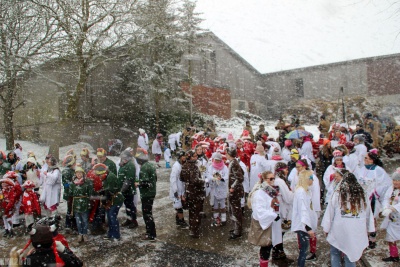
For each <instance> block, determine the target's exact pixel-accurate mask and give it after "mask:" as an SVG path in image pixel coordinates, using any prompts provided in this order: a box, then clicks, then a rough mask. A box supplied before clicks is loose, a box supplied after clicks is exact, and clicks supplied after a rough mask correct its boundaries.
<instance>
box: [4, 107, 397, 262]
mask: <svg viewBox="0 0 400 267" xmlns="http://www.w3.org/2000/svg"><path fill="white" fill-rule="evenodd" d="M371 123H372V122H371V118H370V116H369V114H367V115H366V116H365V118H364V123H360V124H358V125H357V128H356V130H355V131H353V130H351V129H349V128H348V127H346V125H345V124H338V123H334V124H332V125H331V124H330V123H329V121H328V120H327V119H326V117H325V116H321V122H320V125H319V130H320V132H321V134H320V136H319V139H318V140H315V139H316V138H314V137H313V136H312V134H311V133H309V132H307V131H305V129H304V127H302V126H301V124H300V121H299V120H298V119H297V118H295V117H293V118H292V121H291V123H285V122H284V121H283V120H280V121H279V122H278V124H277V125H276V129H277V130H279V136H278V137H277V138H272V137H270V136H269V134H268V132H267V131H266V130H265V126H264V125H263V124H261V125H259V129H258V131H257V132H256V133H254V132H253V129H252V126H251V125H250V122H246V124H245V126H244V127H243V130H242V133H241V135H240V136H238V137H236V138H235V137H234V136H233V134H232V133H229V134H228V135H227V136H218V135H217V134H216V130H215V127H213V125H212V124H211V125H208V126H207V127H204V129H203V130H199V129H196V127H194V125H193V124H189V125H188V126H187V127H186V128H185V129H184V130H183V131H182V133H181V132H179V133H174V134H170V135H169V136H168V141H167V142H165V141H164V136H163V135H162V134H160V133H159V134H157V135H156V137H155V139H154V141H153V144H152V149H151V153H152V155H153V156H154V160H155V164H153V163H152V162H151V161H149V159H150V157H149V153H148V151H149V148H150V146H149V138H148V136H147V133H146V132H145V130H144V129H139V137H138V142H137V144H138V146H137V149H132V148H131V147H128V148H126V149H125V150H123V151H122V152H121V154H120V156H119V161H118V162H117V163H114V162H113V161H112V160H110V159H109V158H108V157H107V152H106V150H105V149H103V148H98V149H97V150H96V155H95V156H94V157H91V154H90V152H89V150H88V149H87V148H84V149H82V151H80V152H79V157H78V156H77V155H76V154H75V151H73V150H70V151H68V152H67V153H66V155H65V156H64V157H63V160H62V162H61V164H59V163H58V160H57V159H56V158H55V157H53V156H52V155H47V156H46V158H45V162H44V164H43V165H41V164H40V163H39V162H38V161H37V159H36V156H35V154H34V153H33V152H28V154H27V158H28V159H27V161H26V164H22V161H21V160H20V159H21V158H22V147H21V146H20V145H19V144H16V146H15V150H14V151H11V152H9V153H8V154H6V153H4V152H1V155H0V175H1V177H2V179H1V180H0V182H1V187H2V196H3V197H2V198H1V209H0V211H1V214H2V218H3V224H4V229H5V232H4V234H3V237H7V238H10V237H13V236H14V235H15V233H14V231H13V229H14V228H16V227H20V221H19V220H20V212H21V213H23V214H24V218H25V220H24V221H25V226H26V228H27V229H28V232H29V233H30V234H31V238H30V242H29V243H28V244H27V246H26V247H25V248H24V249H23V251H12V254H14V255H17V256H18V257H20V256H21V255H22V254H23V253H24V251H26V248H27V247H28V246H29V245H30V244H32V245H33V247H34V250H31V251H29V253H27V255H24V258H25V262H27V260H29V261H35V259H36V260H37V257H39V256H38V255H44V254H45V255H47V256H46V257H47V258H48V259H49V260H50V261H51V262H52V263H55V262H60V261H63V262H64V263H65V266H81V265H82V262H81V261H80V260H79V259H78V258H77V257H76V256H75V255H74V254H73V253H72V251H71V250H69V245H68V242H66V240H65V238H64V237H63V236H62V235H61V234H59V233H58V230H59V229H60V227H62V228H63V229H64V231H65V232H66V233H71V232H74V231H75V232H76V233H77V238H76V240H75V243H74V244H75V245H80V244H82V243H85V242H88V240H90V235H96V234H103V235H104V240H108V241H118V240H120V239H121V233H120V227H127V228H130V229H134V228H137V227H138V222H137V215H136V214H137V207H138V203H139V202H138V197H139V196H140V200H141V206H142V214H143V220H144V222H145V225H146V233H145V234H144V235H143V237H142V239H143V240H145V241H150V242H153V241H155V240H156V238H157V233H156V226H155V222H154V219H153V215H152V209H153V203H154V199H155V196H156V188H157V186H156V184H157V168H161V165H160V161H161V157H162V155H164V160H165V168H171V172H170V194H169V196H170V198H171V200H172V201H171V202H172V205H173V209H174V210H175V213H176V216H175V217H176V225H177V226H178V227H179V228H181V229H183V230H184V229H188V230H189V236H190V237H191V238H201V232H202V224H201V221H202V218H204V216H205V210H207V209H206V205H210V206H211V209H212V215H211V216H212V227H223V226H225V225H227V221H228V218H229V219H230V221H231V225H232V229H230V231H229V232H228V236H229V238H228V239H229V240H236V239H239V238H241V237H242V235H243V216H244V209H245V206H246V205H247V206H248V208H250V209H251V211H252V214H251V226H250V229H249V234H248V237H247V238H248V241H249V242H250V243H251V244H254V245H256V246H259V247H260V253H259V257H260V266H261V267H266V266H268V263H269V260H270V258H271V254H272V260H274V261H286V262H292V261H293V260H291V259H289V258H288V257H287V256H286V253H285V251H284V245H283V236H284V234H285V233H286V232H288V231H293V232H295V233H296V234H297V237H298V244H299V256H298V259H297V265H298V266H305V262H306V261H312V260H315V259H316V258H317V237H316V232H317V228H318V225H319V224H318V222H320V225H321V226H322V229H323V231H324V232H325V234H326V236H327V242H328V243H329V244H330V246H331V248H330V250H331V266H340V262H341V258H342V257H344V262H345V265H346V266H356V265H355V264H356V262H357V261H358V260H359V259H360V257H361V255H362V253H363V251H364V249H366V248H367V249H374V248H375V247H376V229H377V227H378V226H377V221H376V219H375V218H377V217H378V216H382V217H384V218H385V219H384V221H383V223H382V225H381V226H380V227H381V228H382V229H386V232H387V235H386V239H385V240H386V241H387V242H388V246H389V257H386V258H383V259H382V260H383V261H385V262H397V261H399V255H398V250H397V246H396V241H397V240H398V239H399V238H400V236H399V234H398V231H397V230H398V227H400V226H399V225H400V223H399V220H398V218H399V217H400V213H399V211H400V206H399V204H398V202H399V200H398V198H399V195H400V168H399V169H397V170H396V171H395V172H394V173H393V174H392V175H391V176H389V175H388V174H387V173H386V171H385V169H384V166H383V163H382V161H381V160H380V153H381V152H380V151H381V148H382V146H383V148H384V149H385V150H386V151H392V152H394V150H393V149H392V150H391V149H390V148H389V149H388V143H381V142H380V139H379V137H376V136H375V135H374V132H373V131H374V129H376V127H375V128H374V127H372V126H371ZM374 125H375V124H374ZM392 130H393V132H392V133H390V136H392V137H393V138H394V137H396V136H397V135H396V134H400V133H397V131H398V130H400V128H398V126H393V127H392ZM387 139H388V138H387ZM392 144H393V143H392ZM389 154H390V153H389ZM389 154H388V155H389ZM172 155H174V157H175V158H176V161H175V162H174V164H173V165H172V166H170V161H171V159H172ZM60 165H61V166H62V167H61V166H60ZM139 192H140V194H139ZM62 199H63V200H62ZM206 200H207V201H206ZM60 201H65V202H66V203H67V212H66V216H65V218H64V219H62V218H61V217H60V216H59V213H58V208H59V205H60ZM123 205H124V206H125V209H126V215H127V217H128V219H127V220H126V221H124V222H123V223H122V224H121V225H120V223H119V221H118V213H119V210H120V208H121V207H122V206H123ZM184 210H188V220H185V216H184ZM228 215H229V216H228ZM42 216H44V217H42ZM106 222H107V224H106ZM105 225H107V226H106V228H108V229H107V230H105ZM221 229H223V228H221ZM38 233H40V238H38V237H37V236H38ZM344 233H345V234H344ZM56 236H58V239H57V238H56ZM51 237H52V238H51ZM53 243H54V244H53ZM35 257H36V258H35ZM70 263H71V264H72V265H68V264H70ZM74 264H75V265H74ZM38 266H39V265H38Z"/></svg>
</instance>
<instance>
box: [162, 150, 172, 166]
mask: <svg viewBox="0 0 400 267" xmlns="http://www.w3.org/2000/svg"><path fill="white" fill-rule="evenodd" d="M164 160H165V168H167V169H171V165H170V161H171V149H170V148H169V145H168V146H166V147H165V149H164Z"/></svg>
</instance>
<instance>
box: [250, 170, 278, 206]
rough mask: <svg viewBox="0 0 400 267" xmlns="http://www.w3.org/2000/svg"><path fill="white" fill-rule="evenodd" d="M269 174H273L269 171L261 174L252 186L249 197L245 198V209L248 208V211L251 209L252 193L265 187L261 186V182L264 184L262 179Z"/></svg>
mask: <svg viewBox="0 0 400 267" xmlns="http://www.w3.org/2000/svg"><path fill="white" fill-rule="evenodd" d="M269 174H274V173H273V172H270V171H265V172H262V173H261V177H260V180H259V181H258V182H257V183H256V184H255V185H254V187H253V189H252V190H251V192H250V194H249V196H248V197H247V207H249V209H251V198H252V196H253V194H254V192H256V191H257V190H258V189H260V188H264V187H265V186H264V185H263V182H264V179H266V178H267V176H268V175H269Z"/></svg>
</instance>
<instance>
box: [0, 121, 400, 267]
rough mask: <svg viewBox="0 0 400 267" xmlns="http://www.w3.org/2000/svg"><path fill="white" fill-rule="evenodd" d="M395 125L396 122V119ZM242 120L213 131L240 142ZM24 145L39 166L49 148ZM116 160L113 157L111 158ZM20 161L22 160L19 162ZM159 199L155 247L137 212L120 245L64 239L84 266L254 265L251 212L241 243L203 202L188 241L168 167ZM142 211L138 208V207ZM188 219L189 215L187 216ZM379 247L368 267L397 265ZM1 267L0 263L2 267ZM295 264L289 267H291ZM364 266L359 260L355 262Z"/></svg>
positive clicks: (1, 242) (15, 242)
mask: <svg viewBox="0 0 400 267" xmlns="http://www.w3.org/2000/svg"><path fill="white" fill-rule="evenodd" d="M398 121H399V120H398ZM261 123H264V124H265V126H266V130H267V131H268V132H269V133H270V136H272V137H277V136H278V132H277V131H276V130H275V129H274V127H275V124H276V122H272V121H265V122H260V121H252V126H253V130H254V132H256V131H257V130H258V125H259V124H261ZM243 125H244V120H242V119H239V118H233V119H231V120H229V121H222V120H221V121H219V120H217V131H218V133H221V134H228V133H230V132H232V133H233V135H234V137H235V138H238V137H239V135H240V133H241V131H242V127H243ZM305 127H306V130H307V131H310V132H311V133H313V134H314V136H318V133H319V132H318V130H317V126H316V125H306V126H305ZM17 142H19V143H20V144H21V146H22V147H23V154H24V156H26V153H27V152H28V151H34V152H35V154H36V156H37V159H38V161H39V162H42V161H43V160H44V158H45V155H46V154H47V153H48V147H46V146H39V145H36V144H33V143H31V142H27V141H23V140H18V141H17ZM4 147H5V140H4V139H0V148H4ZM83 147H87V148H89V150H90V151H91V152H92V153H94V149H93V148H92V147H90V145H88V144H86V143H77V144H72V145H70V146H67V147H62V148H60V155H64V154H65V153H66V152H67V151H68V150H69V149H71V148H73V149H74V150H75V152H76V153H77V154H78V153H79V152H80V151H81V149H82V148H83ZM111 159H112V160H114V161H117V159H118V158H117V157H111ZM23 160H26V158H25V159H23ZM386 162H387V163H388V166H389V168H390V169H391V170H390V171H389V172H391V171H392V170H393V169H394V167H397V166H400V157H399V156H398V155H397V157H395V158H394V159H391V160H386ZM157 174H158V182H157V197H156V200H155V203H154V212H153V214H154V218H155V223H156V227H157V235H158V241H157V242H155V243H148V242H143V241H141V240H140V236H141V234H143V233H144V232H145V226H144V222H143V219H142V218H141V211H139V212H138V216H139V218H138V221H139V228H137V229H133V230H131V229H126V228H121V229H122V230H121V235H122V241H120V242H115V243H113V242H111V243H110V242H109V241H104V240H103V239H102V236H91V240H90V242H89V243H87V244H84V245H80V246H79V245H76V244H75V243H74V241H75V239H76V236H74V235H66V236H67V239H68V240H69V241H70V244H71V246H72V249H73V250H74V251H75V252H76V254H77V255H78V256H79V257H81V258H82V259H83V260H84V261H85V263H86V266H98V267H102V266H258V256H257V254H258V249H259V248H258V247H254V246H252V245H251V244H249V243H248V242H247V238H246V237H247V232H248V229H249V225H250V216H251V211H249V210H248V209H246V211H245V215H244V218H245V221H244V236H243V237H242V238H241V239H240V240H235V241H228V236H229V235H228V232H229V230H230V229H231V225H230V224H229V223H228V225H227V226H225V227H221V228H215V227H211V218H210V215H211V208H210V207H209V205H208V204H206V206H205V207H206V208H205V211H206V213H207V217H206V218H205V219H203V220H202V229H201V237H200V239H195V240H194V239H191V238H190V237H189V236H188V231H187V230H181V229H177V228H176V227H175V218H174V210H173V208H172V204H171V201H170V199H169V197H168V194H169V174H170V169H165V168H160V169H158V170H157ZM139 209H140V204H139ZM65 212H66V203H61V205H60V213H61V214H63V215H65ZM185 217H186V218H187V214H185ZM125 218H126V215H125V212H124V209H123V208H122V209H121V210H120V213H119V219H120V222H122V221H124V220H125ZM19 228H20V229H19V230H18V236H17V237H14V238H12V239H4V238H3V237H0V256H1V258H3V259H5V258H7V255H8V251H9V250H10V249H11V248H12V247H14V246H17V247H19V248H22V247H23V246H24V244H25V242H26V241H27V240H28V236H26V235H24V229H23V227H19ZM317 235H318V251H317V255H318V260H317V261H314V262H312V263H307V266H330V265H329V246H328V244H327V243H326V241H325V237H324V236H323V233H322V230H321V229H320V230H319V232H318V234H317ZM378 237H379V241H378V247H377V249H375V250H373V251H367V252H365V255H364V258H365V259H366V260H367V261H368V262H369V263H370V264H371V266H382V267H383V266H400V264H384V263H383V262H382V261H381V260H380V259H381V258H382V257H385V256H386V254H387V251H388V247H387V245H386V244H385V243H384V241H383V238H384V232H383V231H379V232H378ZM284 244H285V250H286V253H287V255H288V256H289V257H290V258H292V259H296V258H297V255H298V248H297V238H296V236H295V235H294V234H293V233H290V232H289V233H287V234H286V235H285V237H284ZM0 265H1V263H0ZM295 265H296V264H293V265H292V266H295ZM357 265H358V266H363V265H362V264H361V262H359V263H358V264H357ZM270 266H287V265H286V264H282V263H276V262H271V264H270Z"/></svg>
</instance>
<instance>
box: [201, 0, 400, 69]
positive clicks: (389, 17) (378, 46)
mask: <svg viewBox="0 0 400 267" xmlns="http://www.w3.org/2000/svg"><path fill="white" fill-rule="evenodd" d="M396 2H400V1H399V0H198V1H197V11H198V12H201V13H203V14H202V17H203V18H204V19H205V21H204V22H203V24H202V26H203V27H204V28H207V29H209V30H211V31H212V32H214V33H215V34H216V35H217V36H218V37H219V38H221V39H222V40H223V41H224V42H225V43H227V44H228V45H229V46H230V47H231V48H232V49H234V50H235V51H236V52H237V53H239V55H241V56H242V57H243V58H244V59H245V60H247V61H248V62H249V63H250V64H251V65H252V66H254V67H255V68H256V69H257V70H259V71H260V72H261V73H270V72H276V71H281V70H288V69H294V68H300V67H306V66H313V65H320V64H326V63H332V62H338V61H345V60H350V59H357V58H365V57H371V56H379V55H388V54H394V53H400V35H399V33H400V3H396Z"/></svg>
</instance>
